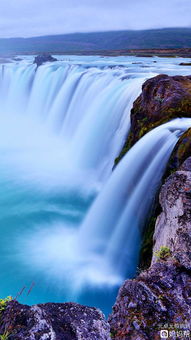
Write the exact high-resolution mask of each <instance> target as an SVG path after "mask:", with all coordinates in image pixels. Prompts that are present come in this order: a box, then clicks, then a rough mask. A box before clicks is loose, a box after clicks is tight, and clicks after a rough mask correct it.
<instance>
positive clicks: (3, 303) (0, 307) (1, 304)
mask: <svg viewBox="0 0 191 340" xmlns="http://www.w3.org/2000/svg"><path fill="white" fill-rule="evenodd" d="M12 300H13V298H12V296H8V297H6V298H5V299H0V316H1V313H2V312H3V311H4V310H5V309H6V307H7V304H8V302H10V301H12Z"/></svg>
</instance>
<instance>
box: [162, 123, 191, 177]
mask: <svg viewBox="0 0 191 340" xmlns="http://www.w3.org/2000/svg"><path fill="white" fill-rule="evenodd" d="M190 156H191V128H190V129H188V130H187V131H186V132H185V133H183V135H182V136H181V137H180V139H179V141H178V142H177V144H176V145H175V148H174V150H173V152H172V155H171V157H170V160H169V162H168V167H167V170H166V174H165V176H166V177H167V176H169V175H170V174H171V173H172V172H174V171H176V170H177V169H178V168H179V167H180V166H181V165H182V163H183V162H184V161H185V160H186V159H187V158H188V157H190Z"/></svg>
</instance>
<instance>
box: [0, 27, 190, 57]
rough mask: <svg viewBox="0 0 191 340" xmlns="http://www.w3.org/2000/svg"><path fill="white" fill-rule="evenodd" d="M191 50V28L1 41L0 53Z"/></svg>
mask: <svg viewBox="0 0 191 340" xmlns="http://www.w3.org/2000/svg"><path fill="white" fill-rule="evenodd" d="M157 48H160V49H165V48H166V49H171V48H191V28H164V29H153V30H143V31H113V32H96V33H73V34H64V35H52V36H42V37H33V38H9V39H0V53H1V54H8V53H16V54H19V53H20V54H24V53H27V54H28V53H32V54H35V53H42V52H51V53H67V52H71V53H72V52H82V53H83V52H85V53H86V52H91V51H95V52H96V51H97V52H99V51H104V50H105V51H106V50H107V51H110V50H127V49H157Z"/></svg>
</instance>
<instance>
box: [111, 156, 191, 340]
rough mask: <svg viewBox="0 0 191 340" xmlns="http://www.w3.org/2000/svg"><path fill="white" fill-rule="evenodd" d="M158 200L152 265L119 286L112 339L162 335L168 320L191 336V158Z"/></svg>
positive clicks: (164, 186) (112, 317) (125, 339)
mask: <svg viewBox="0 0 191 340" xmlns="http://www.w3.org/2000/svg"><path fill="white" fill-rule="evenodd" d="M160 203H161V206H162V213H161V214H160V216H159V217H158V219H157V222H156V227H155V235H154V250H153V258H152V265H151V267H150V268H149V269H148V270H146V271H144V272H142V273H141V274H140V275H139V276H138V277H137V278H136V279H134V280H127V281H126V282H125V283H124V285H123V286H122V287H121V289H120V291H119V295H118V298H117V301H116V304H115V306H114V307H113V313H112V314H111V315H110V317H109V322H110V326H111V334H112V338H113V339H116V340H127V339H133V340H138V339H148V340H150V339H160V330H162V329H167V330H169V331H170V325H172V327H173V330H176V331H180V329H178V327H179V325H181V332H183V333H182V334H183V336H182V337H180V338H183V339H186V338H188V339H189V338H190V336H191V158H189V159H187V160H186V161H185V163H184V164H183V165H182V167H181V168H180V169H179V171H177V172H175V173H174V174H172V175H171V176H170V177H169V178H168V179H167V181H166V183H165V184H164V185H163V187H162V190H161V194H160ZM161 246H162V247H165V248H164V249H165V250H166V254H167V256H162V255H160V254H162V253H161V249H162V248H161ZM156 252H158V253H156ZM156 254H157V256H156ZM158 254H159V255H158ZM188 331H190V335H188V337H187V336H186V335H185V336H184V334H189V333H188ZM184 332H185V333H184ZM186 332H187V333H186ZM177 338H179V337H176V336H171V337H170V339H177Z"/></svg>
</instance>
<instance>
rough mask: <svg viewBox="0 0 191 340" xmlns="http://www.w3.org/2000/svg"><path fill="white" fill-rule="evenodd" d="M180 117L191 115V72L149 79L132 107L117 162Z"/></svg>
mask: <svg viewBox="0 0 191 340" xmlns="http://www.w3.org/2000/svg"><path fill="white" fill-rule="evenodd" d="M178 117H191V76H187V77H183V76H174V77H169V76H167V75H165V74H162V75H159V76H156V77H154V78H151V79H149V80H147V81H146V82H145V83H144V84H143V87H142V93H141V95H140V96H139V97H138V98H137V99H136V100H135V102H134V104H133V108H132V111H131V131H130V134H129V136H128V139H127V141H126V143H125V145H124V148H123V150H122V151H121V154H120V155H119V157H118V158H117V159H116V163H118V162H119V160H120V159H121V158H122V157H123V156H124V154H125V153H126V152H127V151H128V150H129V149H130V148H131V147H132V146H133V145H134V144H135V143H136V142H137V141H138V140H139V139H140V138H141V137H142V136H144V135H145V134H146V133H147V132H149V131H150V130H152V129H153V128H155V127H157V126H159V125H161V124H163V123H165V122H167V121H169V120H171V119H173V118H178Z"/></svg>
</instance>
